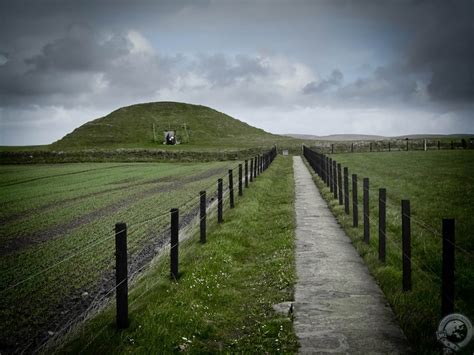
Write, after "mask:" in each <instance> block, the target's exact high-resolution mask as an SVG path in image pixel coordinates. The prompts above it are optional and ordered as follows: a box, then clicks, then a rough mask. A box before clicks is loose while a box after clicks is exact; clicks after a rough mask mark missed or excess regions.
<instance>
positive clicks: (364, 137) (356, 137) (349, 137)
mask: <svg viewBox="0 0 474 355" xmlns="http://www.w3.org/2000/svg"><path fill="white" fill-rule="evenodd" d="M284 136H287V137H292V138H297V139H305V140H316V141H335V142H340V141H375V140H384V139H405V138H409V139H425V138H426V139H434V138H439V139H446V138H468V137H474V134H409V135H406V136H396V137H388V136H376V135H370V134H332V135H328V136H314V135H310V134H284Z"/></svg>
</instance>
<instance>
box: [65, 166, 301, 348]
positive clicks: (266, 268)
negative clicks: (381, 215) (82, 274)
mask: <svg viewBox="0 0 474 355" xmlns="http://www.w3.org/2000/svg"><path fill="white" fill-rule="evenodd" d="M293 184H294V182H293V175H292V160H291V158H283V157H280V158H278V159H277V160H276V161H275V162H274V163H273V165H272V166H271V167H270V168H269V170H267V171H266V172H265V173H264V174H263V175H261V176H260V177H258V178H257V181H256V182H254V183H252V184H250V187H249V188H248V189H245V190H244V196H243V197H242V198H237V200H236V208H235V209H233V210H226V211H225V213H224V223H223V224H221V225H216V224H214V223H211V226H210V232H209V233H208V242H207V243H206V244H204V245H201V244H200V243H198V235H194V237H193V238H192V239H190V240H188V241H187V242H186V243H184V245H182V246H181V247H180V272H181V273H182V274H181V277H180V279H179V281H178V282H172V281H170V280H169V277H168V275H169V274H168V263H169V261H168V260H169V259H168V256H167V255H165V256H164V257H162V258H160V259H159V260H158V261H157V262H156V263H155V264H154V265H153V267H152V268H151V269H150V271H149V272H148V273H147V274H146V275H145V276H144V277H142V278H141V279H139V280H138V281H137V283H136V284H135V285H134V286H133V288H132V289H131V290H130V299H129V302H130V318H131V324H130V327H129V328H128V329H126V330H121V331H117V330H116V329H115V326H114V307H113V306H111V307H110V308H108V309H107V310H106V311H105V312H102V313H100V314H99V315H98V316H96V317H95V318H94V319H92V320H91V321H89V322H87V323H86V324H84V325H83V326H82V327H81V328H80V329H78V330H77V331H76V332H75V333H73V334H72V335H71V336H70V337H69V339H68V341H67V343H66V344H65V345H64V346H63V348H61V350H60V351H59V352H60V353H71V352H73V353H76V352H82V353H98V352H107V353H120V354H121V353H134V354H150V353H156V354H158V353H160V354H161V353H171V352H177V351H184V350H185V351H188V352H190V353H210V352H211V353H212V352H244V353H277V352H285V353H294V352H296V350H297V342H296V337H295V335H294V333H293V329H292V323H291V320H290V319H289V318H288V317H285V316H281V315H278V314H276V313H275V312H274V311H273V309H272V305H273V304H276V303H279V302H282V301H289V300H292V299H293V285H294V282H295V266H294V249H293V248H294V244H293V243H294V229H295V221H294V205H293V199H294V187H293ZM211 220H213V221H214V220H215V218H212V219H211Z"/></svg>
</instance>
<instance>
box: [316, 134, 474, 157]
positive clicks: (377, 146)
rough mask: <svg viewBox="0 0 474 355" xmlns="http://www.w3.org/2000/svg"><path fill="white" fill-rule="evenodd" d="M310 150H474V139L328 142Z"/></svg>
mask: <svg viewBox="0 0 474 355" xmlns="http://www.w3.org/2000/svg"><path fill="white" fill-rule="evenodd" d="M310 148H311V149H312V150H313V151H318V152H320V153H322V154H337V153H368V152H396V151H397V152H399V151H413V150H418V151H428V150H455V149H474V137H469V138H467V137H466V138H461V139H436V138H392V139H378V140H371V141H368V140H356V141H347V142H330V141H328V142H318V143H317V144H314V145H312V146H311V147H310Z"/></svg>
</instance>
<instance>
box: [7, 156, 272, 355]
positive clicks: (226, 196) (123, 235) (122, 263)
mask: <svg viewBox="0 0 474 355" xmlns="http://www.w3.org/2000/svg"><path fill="white" fill-rule="evenodd" d="M276 155H277V151H276V148H272V149H271V150H269V151H267V152H265V153H264V154H261V155H258V156H255V157H254V158H252V161H253V164H252V165H253V166H252V168H253V169H252V170H250V171H247V172H246V174H245V176H243V177H241V178H239V179H232V178H231V179H230V181H228V182H229V183H228V184H222V185H223V188H222V193H221V203H222V211H221V213H224V212H225V211H227V210H228V209H230V208H233V206H234V205H235V197H236V196H241V195H240V194H235V195H234V194H233V192H234V191H233V190H234V187H235V186H236V185H239V184H242V182H246V181H248V178H249V175H250V181H251V182H253V181H255V180H257V178H258V176H259V175H260V174H261V173H263V172H264V171H265V170H266V169H267V168H268V167H269V166H270V164H271V163H272V162H273V160H274V159H275V157H276ZM239 166H240V167H241V166H242V165H241V164H238V165H236V166H235V167H233V168H229V169H228V171H227V174H225V175H223V177H222V179H223V178H225V176H226V175H227V176H228V177H231V175H233V172H234V170H236V169H239ZM231 171H232V173H231ZM219 179H221V178H219ZM211 186H215V182H214V183H213V184H212V185H208V186H207V188H209V187H211ZM224 186H225V188H224ZM245 187H246V188H247V187H248V185H246V186H245ZM202 191H205V190H201V191H199V193H198V194H196V195H195V196H194V197H193V198H192V199H191V200H189V201H186V202H185V203H184V204H182V205H181V206H179V207H178V208H176V209H172V210H171V211H172V212H171V215H173V214H174V213H176V212H175V211H176V210H178V209H179V210H180V212H181V209H184V210H186V208H188V207H189V206H191V205H192V203H193V202H195V201H196V200H197V199H199V201H198V205H197V206H196V207H195V210H196V211H197V213H196V216H194V217H193V219H192V220H191V222H188V223H187V224H186V225H185V226H184V228H183V226H180V223H179V216H177V215H173V216H174V217H173V223H172V227H171V231H173V232H172V233H171V234H173V235H174V238H173V242H172V243H171V244H170V245H169V246H168V247H166V246H165V247H163V248H161V251H162V252H166V250H168V249H169V250H170V256H171V258H170V270H171V273H170V274H171V275H172V276H174V279H175V280H176V281H177V282H179V268H178V266H179V258H178V257H177V255H179V254H178V250H179V249H178V248H179V241H180V240H182V241H183V240H185V239H188V237H190V236H191V235H192V233H191V231H190V230H187V228H189V229H191V227H192V225H193V224H194V223H193V221H194V220H196V221H195V222H196V223H197V224H199V223H200V222H201V221H202V220H203V219H204V218H206V217H209V216H211V215H212V214H214V213H215V212H217V211H215V210H216V208H215V207H217V206H218V201H217V200H214V202H213V203H210V204H208V202H207V201H208V200H206V205H205V214H204V216H203V215H202V214H200V212H199V210H200V208H201V206H202V202H201V192H202ZM208 197H210V196H209V195H208ZM193 210H194V209H193V208H192V207H191V211H193ZM188 211H189V210H188ZM188 213H191V212H188ZM168 215H169V212H167V213H159V214H158V215H155V216H152V217H149V218H147V219H145V220H143V221H140V222H138V223H132V224H131V225H128V226H127V224H126V223H120V224H116V228H115V230H114V231H115V237H116V241H117V244H116V245H117V250H116V262H117V267H116V284H115V286H114V287H113V288H111V289H110V290H109V291H108V292H107V293H106V294H105V295H103V296H102V297H101V298H100V301H99V302H103V301H105V298H106V297H107V296H108V295H109V294H110V293H112V292H113V291H114V290H116V291H117V292H116V293H117V313H116V314H117V322H116V323H117V326H118V327H119V328H125V327H127V326H128V306H129V303H128V295H129V294H130V293H131V292H129V291H128V286H127V285H128V281H129V280H133V279H134V278H135V276H136V275H138V274H139V273H140V272H141V271H142V270H144V269H145V268H146V267H147V266H148V265H149V263H145V264H144V265H142V266H141V267H140V268H139V269H138V270H135V271H134V272H133V273H132V274H130V275H129V271H130V266H129V265H128V261H129V256H128V251H127V249H128V247H127V240H130V239H129V237H130V236H131V235H132V233H133V231H131V233H128V235H127V227H128V229H130V227H136V226H141V225H145V224H147V223H149V222H150V221H156V220H161V219H164V218H166V216H168ZM176 217H177V218H176ZM196 217H197V218H196ZM176 219H177V221H176ZM167 230H169V228H168V229H167ZM180 230H181V233H186V234H187V236H188V237H186V236H185V237H181V236H180V235H179V233H180ZM113 237H114V235H110V236H107V237H106V238H104V239H103V240H102V239H101V240H100V242H103V241H105V240H110V239H112V238H113ZM183 238H184V239H183ZM119 239H121V242H119ZM150 239H153V236H152V238H150ZM94 245H95V244H91V245H88V248H92V247H93V246H94ZM83 250H84V248H81V250H79V251H78V253H77V254H79V253H80V252H82V251H83ZM73 256H75V255H72V256H71V258H72V257H73ZM65 261H66V260H61V261H60V262H59V263H58V264H57V265H59V264H61V263H63V262H65ZM57 265H56V264H55V265H52V266H51V267H49V268H48V269H47V270H49V269H50V268H52V267H56V266H57ZM44 272H46V270H45V271H44ZM26 281H27V280H23V281H22V282H26ZM156 284H158V282H157V283H156ZM16 286H17V285H14V287H16ZM124 286H125V288H124ZM119 289H122V291H121V292H119ZM2 291H4V290H2ZM148 291H149V288H148V289H147V290H146V291H145V292H144V293H143V294H141V295H140V297H142V296H143V295H144V294H145V293H146V292H148ZM132 292H133V291H132ZM120 294H121V295H122V296H120ZM96 298H97V296H96ZM96 298H95V299H94V300H93V302H95V300H96ZM136 301H137V299H135V300H134V301H133V302H132V303H130V305H132V304H133V303H135V302H136ZM91 305H92V304H91ZM91 305H90V306H89V307H88V309H87V310H86V311H84V312H82V313H81V314H80V315H79V316H77V317H75V318H74V319H72V320H70V321H69V322H68V324H67V325H66V326H65V327H63V328H62V329H60V330H59V331H58V333H57V334H55V335H56V336H55V337H54V338H51V339H48V341H46V342H44V343H42V344H40V346H39V347H37V350H41V349H44V348H46V347H48V346H49V344H50V343H53V342H54V341H55V340H57V339H58V338H59V337H60V336H61V335H62V334H61V333H63V332H66V331H68V330H69V329H71V327H72V326H74V325H75V324H77V322H78V321H80V320H81V319H82V320H84V319H85V318H86V317H87V316H84V315H85V314H86V313H88V312H90V308H91ZM108 325H109V323H107V324H106V325H105V326H104V328H103V329H101V330H100V332H98V334H96V337H97V336H98V335H99V334H101V333H102V332H103V331H104V330H105V329H106V326H108ZM96 337H94V339H92V340H91V342H90V343H92V342H93V341H94V340H95V338H96ZM90 343H89V344H87V345H86V348H87V347H88V346H89V345H90ZM32 344H33V343H32ZM32 344H30V345H29V346H28V348H29V347H30V346H31V345H32ZM25 350H26V349H25Z"/></svg>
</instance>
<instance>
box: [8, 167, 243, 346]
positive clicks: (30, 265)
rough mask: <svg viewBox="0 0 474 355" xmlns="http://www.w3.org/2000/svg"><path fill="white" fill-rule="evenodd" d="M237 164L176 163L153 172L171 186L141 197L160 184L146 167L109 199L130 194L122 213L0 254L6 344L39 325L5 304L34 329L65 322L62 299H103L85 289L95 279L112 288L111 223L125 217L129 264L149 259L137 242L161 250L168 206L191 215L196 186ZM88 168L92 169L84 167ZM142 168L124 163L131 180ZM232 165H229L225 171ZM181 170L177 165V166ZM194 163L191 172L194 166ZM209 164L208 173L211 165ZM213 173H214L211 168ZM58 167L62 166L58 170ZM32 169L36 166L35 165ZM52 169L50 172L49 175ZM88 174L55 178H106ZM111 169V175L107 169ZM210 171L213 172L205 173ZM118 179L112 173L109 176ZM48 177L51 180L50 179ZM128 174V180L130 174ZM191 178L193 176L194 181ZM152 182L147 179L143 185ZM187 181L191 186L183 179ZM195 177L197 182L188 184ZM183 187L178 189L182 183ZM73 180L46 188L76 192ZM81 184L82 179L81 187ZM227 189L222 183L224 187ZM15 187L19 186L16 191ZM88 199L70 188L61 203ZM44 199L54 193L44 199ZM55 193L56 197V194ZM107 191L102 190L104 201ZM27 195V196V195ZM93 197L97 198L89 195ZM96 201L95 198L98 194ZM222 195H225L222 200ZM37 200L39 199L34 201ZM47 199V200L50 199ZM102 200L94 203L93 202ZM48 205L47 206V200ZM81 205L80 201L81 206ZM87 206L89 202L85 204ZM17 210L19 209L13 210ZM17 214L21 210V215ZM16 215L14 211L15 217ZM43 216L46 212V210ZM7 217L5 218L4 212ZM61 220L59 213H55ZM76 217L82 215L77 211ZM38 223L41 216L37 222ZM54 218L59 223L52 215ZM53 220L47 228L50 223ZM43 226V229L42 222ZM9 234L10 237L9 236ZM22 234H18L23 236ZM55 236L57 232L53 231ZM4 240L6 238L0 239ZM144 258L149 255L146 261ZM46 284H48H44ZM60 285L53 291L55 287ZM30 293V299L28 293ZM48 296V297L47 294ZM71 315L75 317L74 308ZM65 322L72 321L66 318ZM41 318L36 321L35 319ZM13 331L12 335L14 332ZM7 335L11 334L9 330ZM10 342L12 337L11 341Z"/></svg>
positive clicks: (205, 185) (209, 184)
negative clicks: (20, 306)
mask: <svg viewBox="0 0 474 355" xmlns="http://www.w3.org/2000/svg"><path fill="white" fill-rule="evenodd" d="M236 164H237V163H236V162H235V163H231V164H229V163H228V162H222V163H208V164H200V165H196V164H181V165H182V166H183V167H182V168H179V169H173V170H174V171H172V172H171V173H168V174H163V173H159V174H158V176H164V179H165V180H166V179H168V180H169V182H168V181H165V183H166V184H167V185H168V186H170V184H171V186H173V188H172V189H167V190H165V191H163V192H159V193H158V194H156V193H154V194H149V195H148V194H145V192H146V191H147V190H146V187H147V186H149V185H150V184H159V183H160V180H159V179H158V180H157V179H156V178H154V179H153V178H152V177H150V175H151V174H152V173H153V171H151V170H152V169H149V170H150V171H149V173H147V176H148V177H146V178H145V180H143V179H140V180H138V181H137V182H136V185H137V186H133V184H130V182H128V181H127V185H129V186H130V189H132V191H127V188H126V187H124V190H123V191H127V192H128V193H127V194H126V195H124V194H123V193H121V191H117V193H115V194H114V193H112V195H113V196H112V198H111V199H110V201H114V199H115V200H117V199H120V198H122V199H123V200H124V199H126V198H127V197H129V198H130V199H134V201H133V203H131V204H130V203H129V204H128V207H127V208H123V207H122V206H120V208H119V209H117V210H116V211H114V213H113V215H112V214H111V215H107V214H106V215H104V216H100V217H99V218H96V219H95V220H93V221H92V222H90V223H84V224H82V225H79V226H78V227H79V228H75V229H73V230H71V231H70V232H68V235H67V238H65V237H63V236H61V237H60V238H53V239H49V240H47V241H45V242H43V243H41V244H38V245H33V246H32V247H29V248H27V249H24V250H22V251H21V253H13V254H11V255H4V256H3V257H2V262H1V269H2V275H1V279H0V280H1V285H2V287H1V290H0V292H1V294H2V301H0V302H1V306H2V307H1V308H2V309H3V311H2V313H1V317H2V318H3V319H8V321H6V322H2V324H3V325H4V326H2V328H3V329H2V332H3V333H4V334H5V337H4V338H5V339H7V340H6V341H7V342H8V341H14V340H13V339H15V338H16V337H20V338H21V337H24V336H25V335H26V334H28V333H29V331H30V330H32V329H34V328H35V327H37V325H33V328H31V326H32V324H31V323H29V321H28V319H29V317H26V318H23V319H19V318H18V317H17V316H15V315H14V314H15V311H14V310H13V309H14V307H12V305H9V302H10V300H11V302H13V301H14V302H15V303H16V302H22V304H23V305H24V309H23V310H24V311H25V312H28V309H29V310H30V312H31V316H33V317H35V319H36V321H35V324H38V325H41V324H48V323H51V322H53V324H55V323H56V322H57V320H56V321H55V319H60V318H65V319H66V320H67V319H69V318H68V316H67V313H65V314H62V313H63V312H67V308H62V306H61V304H63V302H64V300H66V299H69V298H70V297H71V295H74V294H76V295H77V296H74V297H80V294H81V292H82V293H84V289H86V290H88V292H86V293H88V294H90V296H86V297H92V296H95V297H94V299H97V297H98V296H99V295H102V294H103V293H104V292H102V291H101V292H100V293H97V292H93V293H94V294H91V291H93V290H91V291H89V286H87V285H90V282H91V281H93V280H99V279H101V278H102V279H103V280H104V281H105V280H109V281H107V282H106V283H110V282H112V280H113V277H112V275H109V276H107V275H106V274H103V275H102V276H101V274H102V273H103V271H101V270H110V271H107V273H109V272H111V270H112V269H111V267H112V260H113V254H114V251H113V248H111V246H110V245H109V244H110V242H111V239H112V237H113V228H112V227H113V225H114V223H115V222H116V221H117V220H120V219H122V220H127V222H129V223H130V233H129V236H130V240H129V250H130V253H131V255H132V260H135V259H134V258H135V256H134V255H136V257H140V255H142V257H146V258H149V257H152V255H153V253H154V252H153V250H151V251H146V250H145V249H143V248H142V246H143V245H147V244H148V243H150V241H152V243H154V244H153V245H154V248H160V245H161V244H163V242H158V244H156V243H157V242H155V241H153V240H155V238H156V236H157V235H158V234H163V235H164V233H166V230H165V229H164V227H165V226H166V224H167V222H168V221H167V220H168V215H169V208H171V207H174V206H176V204H178V205H179V204H183V203H184V204H183V205H182V213H183V216H185V215H187V214H191V215H192V214H193V213H196V212H194V208H193V203H194V202H196V201H197V198H199V196H198V192H199V190H200V189H203V188H206V189H209V188H210V187H212V188H211V190H215V186H216V180H217V178H219V177H222V178H225V177H226V176H227V171H228V170H229V169H230V168H232V169H233V170H235V165H236ZM89 165H90V164H89ZM147 165H153V166H156V164H125V165H124V166H125V167H126V171H130V170H133V169H135V170H136V169H138V170H137V171H133V173H132V174H131V176H132V177H133V176H134V175H139V174H140V171H139V169H140V167H145V168H148V166H147ZM163 165H165V167H166V166H167V165H168V166H173V167H174V166H176V164H163ZM229 165H231V166H229ZM178 166H179V164H178ZM195 166H197V169H196V168H195ZM210 167H211V168H210ZM212 167H215V168H214V171H213V168H212ZM61 168H62V169H64V166H61ZM118 168H119V167H118V166H116V167H114V171H118V170H120V169H118ZM35 169H38V166H36V167H35ZM50 169H51V168H50V167H48V170H50ZM84 170H88V171H87V174H79V173H77V174H72V175H71V174H60V175H61V176H63V178H64V179H68V180H69V179H71V178H74V179H76V178H77V177H79V176H83V177H84V176H85V175H90V174H104V172H103V171H102V170H101V169H93V170H92V171H91V169H84ZM109 171H110V170H109ZM210 171H211V173H209V172H210ZM114 174H116V173H114ZM173 174H176V175H175V176H177V177H176V178H175V179H170V178H171V177H172V176H173ZM52 175H56V176H54V178H53V177H52ZM52 175H50V176H51V178H52V180H57V179H59V178H60V177H59V176H57V175H58V174H52ZM129 176H130V175H129ZM104 178H105V181H107V182H106V183H105V184H104V185H105V188H106V189H107V188H109V186H110V184H111V183H114V181H117V180H118V181H123V178H122V177H119V176H117V177H115V176H114V177H112V179H111V178H110V177H109V176H107V175H105V176H104ZM196 178H197V179H196ZM147 179H148V180H150V181H147ZM85 180H86V181H85V182H84V185H87V184H90V183H91V182H94V179H91V178H90V177H87V178H86V179H85ZM188 180H189V181H188ZM193 180H197V181H193ZM43 181H47V179H46V177H44V179H40V180H39V181H36V182H35V181H30V182H28V183H27V182H26V181H25V182H24V183H22V184H20V185H18V189H20V190H23V191H24V188H25V187H26V186H28V185H31V184H36V183H37V184H43ZM103 181H104V180H103V179H102V178H100V179H99V180H98V182H99V183H103ZM181 181H182V182H183V183H184V185H183V184H182V183H181ZM78 182H79V181H78V180H77V179H76V180H75V181H73V182H71V183H69V184H66V185H62V184H57V182H55V183H54V184H48V187H49V188H50V191H51V192H54V190H53V187H54V186H56V187H58V188H59V189H60V190H63V191H64V190H67V189H68V188H69V186H75V187H77V185H76V184H77V183H78ZM79 183H80V182H79ZM225 185H227V184H225ZM20 187H21V188H20ZM88 187H89V188H91V187H92V188H93V187H94V186H93V185H92V186H88ZM11 188H12V189H15V188H17V186H16V185H12V186H11ZM42 188H44V187H43V186H39V188H38V189H36V191H38V192H39V196H38V197H41V196H43V195H45V194H44V193H43V192H42V191H41V190H42ZM2 191H3V193H2V195H1V196H2V197H1V198H5V197H6V195H5V189H2ZM33 191H34V189H31V188H30V189H29V191H28V193H31V192H33ZM225 191H227V186H225ZM95 192H99V193H101V189H100V188H99V189H97V188H96V189H95ZM84 193H85V194H88V193H90V192H87V190H85V191H81V190H80V189H79V188H76V189H75V191H74V194H75V195H68V196H66V198H74V199H77V201H84V202H87V200H89V198H82V196H81V194H84ZM137 193H138V194H141V196H140V198H136V197H134V195H136V194H137ZM50 195H54V193H53V194H50ZM58 195H60V193H58ZM108 195H109V193H107V196H108ZM25 197H26V195H25ZM94 197H95V196H94ZM97 197H98V198H99V197H100V196H97ZM208 197H209V199H210V200H211V199H213V198H214V193H212V192H208ZM226 197H227V195H226ZM36 199H37V200H36V201H38V198H36ZM50 201H51V200H50ZM99 202H100V199H99ZM50 203H52V202H50ZM24 205H25V206H28V199H27V200H25V201H24ZM58 205H59V207H61V208H60V209H59V211H61V210H62V209H67V208H74V209H75V210H73V211H71V212H70V216H73V217H75V216H76V215H77V213H76V212H77V211H80V213H84V212H87V211H91V210H92V211H93V208H96V207H97V205H95V206H92V207H89V208H90V209H89V210H87V209H86V210H85V211H84V210H81V207H80V206H81V203H79V204H78V203H76V201H75V202H74V203H73V204H67V205H61V204H60V203H58ZM82 205H84V203H82ZM37 206H38V207H40V206H41V202H39V203H38V202H37ZM84 206H85V207H86V208H87V205H84ZM9 210H10V211H15V209H14V208H10V209H9ZM17 211H18V210H17ZM20 211H21V210H20ZM57 212H58V211H57V210H55V209H51V211H50V212H49V214H53V215H54V214H55V213H57ZM13 213H15V212H13ZM43 215H46V216H47V215H48V213H46V214H44V213H43ZM5 216H7V217H8V214H7V215H5ZM61 216H63V215H61ZM79 216H80V214H79ZM38 219H40V218H39V217H38ZM58 219H60V218H58ZM54 221H55V220H54V219H53V222H51V224H49V225H54ZM31 223H33V225H32V226H31V227H30V226H26V227H25V228H24V229H23V230H24V231H29V230H35V229H37V228H38V227H40V226H41V225H42V224H41V223H40V222H35V219H34V218H33V219H32V221H31ZM47 225H48V224H47ZM11 226H13V223H11V224H10V226H6V228H5V229H3V230H4V231H6V232H7V233H3V238H5V237H8V235H7V236H6V235H5V234H8V232H10V231H11V230H9V229H8V228H9V227H11ZM10 233H11V232H10ZM10 235H11V237H15V235H16V236H19V234H18V231H17V232H15V233H13V234H10ZM24 236H25V235H24V234H23V237H24ZM58 236H60V234H58ZM3 240H5V239H3ZM146 255H149V256H146ZM135 262H138V263H139V264H137V265H139V266H138V269H137V268H136V267H135V268H134V270H133V272H132V274H133V275H136V274H137V273H138V272H139V271H140V270H142V269H143V268H144V267H146V265H147V263H144V264H143V263H142V262H140V261H139V259H137V260H136V261H134V263H135ZM104 277H105V278H104ZM45 286H46V287H45ZM58 286H59V288H58ZM31 295H33V296H31ZM52 296H53V297H52ZM35 299H43V300H47V301H46V302H44V304H42V306H41V307H38V306H37V305H35V301H34V300H35ZM49 310H56V313H58V314H50V313H48V312H50V311H49ZM72 312H73V313H74V312H76V311H74V310H72ZM69 320H71V319H69ZM38 321H39V322H38ZM15 329H17V330H18V332H15ZM12 332H13V333H12ZM11 337H13V338H11Z"/></svg>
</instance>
